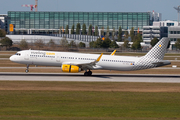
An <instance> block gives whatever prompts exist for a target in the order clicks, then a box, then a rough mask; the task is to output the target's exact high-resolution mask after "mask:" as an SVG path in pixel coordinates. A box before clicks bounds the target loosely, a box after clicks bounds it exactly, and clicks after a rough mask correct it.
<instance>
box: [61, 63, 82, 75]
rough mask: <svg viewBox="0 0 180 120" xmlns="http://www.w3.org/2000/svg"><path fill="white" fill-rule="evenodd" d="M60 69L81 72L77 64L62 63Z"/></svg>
mask: <svg viewBox="0 0 180 120" xmlns="http://www.w3.org/2000/svg"><path fill="white" fill-rule="evenodd" d="M61 68H62V71H63V72H71V73H77V72H81V68H79V67H78V66H75V65H66V64H65V65H62V67H61Z"/></svg>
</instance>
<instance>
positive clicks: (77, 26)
mask: <svg viewBox="0 0 180 120" xmlns="http://www.w3.org/2000/svg"><path fill="white" fill-rule="evenodd" d="M80 29H81V25H80V23H77V25H76V34H77V35H79V34H80Z"/></svg>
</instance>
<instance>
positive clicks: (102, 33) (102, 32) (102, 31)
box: [101, 27, 104, 36]
mask: <svg viewBox="0 0 180 120" xmlns="http://www.w3.org/2000/svg"><path fill="white" fill-rule="evenodd" d="M101 35H102V36H104V27H102V30H101Z"/></svg>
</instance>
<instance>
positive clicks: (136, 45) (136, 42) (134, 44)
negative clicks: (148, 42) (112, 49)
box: [131, 40, 141, 50]
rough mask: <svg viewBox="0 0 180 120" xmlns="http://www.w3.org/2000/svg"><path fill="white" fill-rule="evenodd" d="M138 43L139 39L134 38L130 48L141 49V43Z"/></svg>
mask: <svg viewBox="0 0 180 120" xmlns="http://www.w3.org/2000/svg"><path fill="white" fill-rule="evenodd" d="M140 43H141V42H140V41H138V40H136V41H135V42H133V44H132V46H131V48H132V49H133V50H140V49H141V44H140Z"/></svg>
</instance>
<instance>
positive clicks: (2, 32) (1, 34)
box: [0, 29, 6, 37]
mask: <svg viewBox="0 0 180 120" xmlns="http://www.w3.org/2000/svg"><path fill="white" fill-rule="evenodd" d="M5 36H6V31H5V30H3V29H0V37H5Z"/></svg>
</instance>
